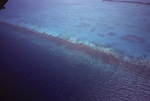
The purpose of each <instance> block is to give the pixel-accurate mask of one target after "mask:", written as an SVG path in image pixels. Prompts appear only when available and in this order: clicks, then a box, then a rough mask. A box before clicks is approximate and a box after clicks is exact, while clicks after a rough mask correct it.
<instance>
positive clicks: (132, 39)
mask: <svg viewBox="0 0 150 101" xmlns="http://www.w3.org/2000/svg"><path fill="white" fill-rule="evenodd" d="M120 39H122V40H125V41H127V42H130V43H144V42H145V41H146V40H145V39H144V38H142V37H139V36H136V35H125V36H122V37H120Z"/></svg>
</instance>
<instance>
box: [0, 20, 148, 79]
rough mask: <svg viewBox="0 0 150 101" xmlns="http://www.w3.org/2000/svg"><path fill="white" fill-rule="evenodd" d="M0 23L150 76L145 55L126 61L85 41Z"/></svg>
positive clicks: (115, 65)
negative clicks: (62, 37) (85, 43)
mask: <svg viewBox="0 0 150 101" xmlns="http://www.w3.org/2000/svg"><path fill="white" fill-rule="evenodd" d="M0 24H2V25H3V26H4V27H7V28H8V27H9V28H10V29H12V30H17V31H19V32H23V33H25V34H23V33H22V34H23V35H27V36H30V38H31V36H33V37H36V38H37V39H38V38H39V39H40V40H42V42H43V43H47V44H48V43H51V42H52V43H55V45H56V46H57V47H59V46H64V47H65V48H66V49H68V50H70V51H72V50H76V51H80V52H84V53H85V54H87V55H89V56H91V57H94V58H95V59H100V60H102V62H103V63H104V64H109V65H111V66H114V67H122V68H123V67H124V68H128V69H129V70H130V71H133V72H134V73H135V74H137V75H139V76H145V77H146V76H150V68H149V67H150V66H149V60H148V61H147V60H145V59H144V58H143V57H133V56H128V55H127V57H129V60H128V61H126V60H124V58H123V57H124V55H125V54H120V55H119V57H116V56H115V55H113V54H111V53H107V50H105V52H104V51H99V50H97V49H93V48H92V47H89V46H88V45H84V43H72V42H71V41H69V39H68V40H66V39H61V38H59V37H54V36H52V35H48V34H47V33H40V32H37V31H36V30H33V29H28V28H25V27H21V26H17V25H13V24H9V23H6V22H0ZM122 38H123V40H128V41H129V42H130V41H131V42H132V40H133V39H134V38H136V40H138V42H143V39H142V38H139V37H137V36H134V35H126V36H124V37H122ZM130 38H131V39H130ZM132 38H133V39H132ZM31 39H32V38H31ZM33 39H34V38H33ZM134 40H135V39H134ZM79 41H80V40H79ZM103 47H104V46H103ZM106 47H108V48H110V47H111V46H106Z"/></svg>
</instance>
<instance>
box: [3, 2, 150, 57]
mask: <svg viewBox="0 0 150 101" xmlns="http://www.w3.org/2000/svg"><path fill="white" fill-rule="evenodd" d="M120 1H121V0H120ZM130 1H131V0H130ZM134 1H136V0H134ZM138 2H139V0H138ZM140 2H141V1H140ZM143 2H148V1H143ZM6 8H7V9H6V10H2V11H1V12H0V21H1V22H8V23H10V24H15V25H18V26H23V27H27V28H29V29H34V30H36V31H39V32H41V33H44V32H46V33H47V34H50V35H51V34H53V35H54V36H57V37H60V38H63V39H74V40H81V41H82V42H88V43H92V44H97V45H104V46H107V47H109V48H110V49H112V50H117V51H121V52H124V53H125V54H127V55H133V56H136V57H139V56H143V55H145V56H147V57H150V40H149V39H150V5H143V4H136V3H125V2H107V1H102V0H78V1H76V0H62V1H58V0H56V1H53V0H43V1H40V0H34V1H30V0H26V1H23V0H13V1H8V3H7V4H6ZM126 36H128V37H126Z"/></svg>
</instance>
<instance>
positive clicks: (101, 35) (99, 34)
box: [97, 33, 105, 37]
mask: <svg viewBox="0 0 150 101" xmlns="http://www.w3.org/2000/svg"><path fill="white" fill-rule="evenodd" d="M97 35H98V36H100V37H105V35H103V34H101V33H97Z"/></svg>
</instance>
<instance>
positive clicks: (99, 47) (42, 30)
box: [1, 21, 150, 66]
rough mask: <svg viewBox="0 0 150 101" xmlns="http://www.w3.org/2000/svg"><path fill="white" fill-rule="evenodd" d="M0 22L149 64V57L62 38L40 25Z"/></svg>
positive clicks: (75, 39) (127, 60)
mask: <svg viewBox="0 0 150 101" xmlns="http://www.w3.org/2000/svg"><path fill="white" fill-rule="evenodd" d="M1 22H4V23H8V24H11V25H14V26H19V27H24V28H26V29H29V30H33V31H35V32H38V33H41V34H47V35H50V36H52V37H56V38H59V39H63V40H66V41H67V42H70V43H72V44H82V45H84V46H86V47H89V48H90V49H94V50H98V51H99V52H102V53H105V54H107V55H112V56H114V57H116V58H118V59H122V61H124V62H131V61H132V62H133V63H132V64H136V65H138V64H139V63H142V64H143V65H144V64H148V66H150V59H149V58H146V59H137V58H140V57H134V56H130V55H127V54H121V53H119V52H117V51H114V50H113V49H111V48H109V47H104V46H101V45H95V44H93V43H90V42H88V41H82V40H80V39H79V38H74V37H69V38H64V37H62V36H59V34H57V33H55V32H52V31H50V30H49V29H47V28H41V27H38V26H35V25H31V24H23V23H19V24H18V23H16V22H9V21H1Z"/></svg>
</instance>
